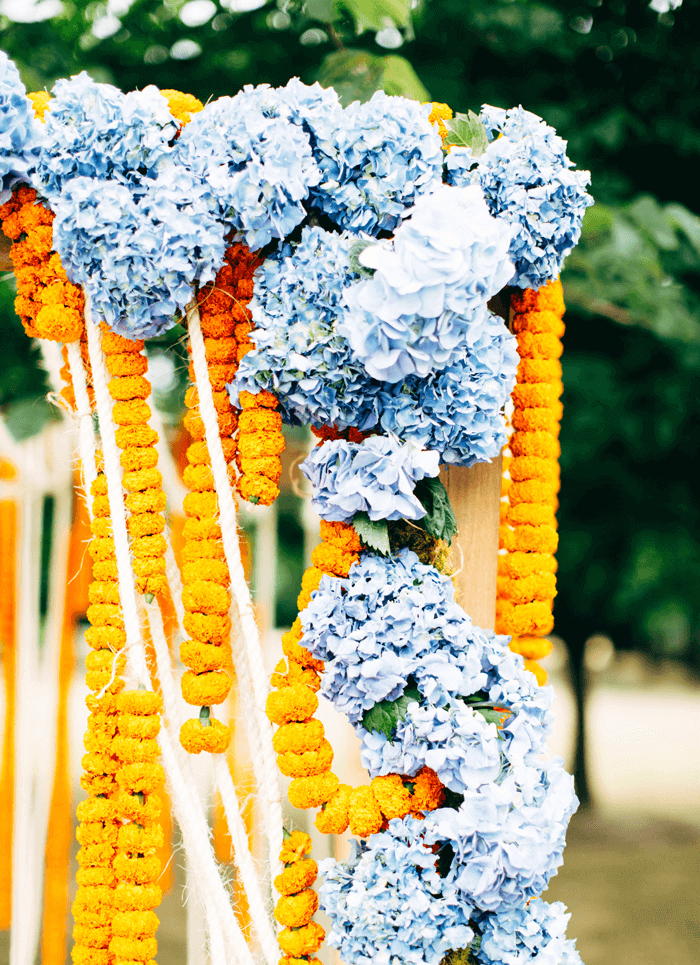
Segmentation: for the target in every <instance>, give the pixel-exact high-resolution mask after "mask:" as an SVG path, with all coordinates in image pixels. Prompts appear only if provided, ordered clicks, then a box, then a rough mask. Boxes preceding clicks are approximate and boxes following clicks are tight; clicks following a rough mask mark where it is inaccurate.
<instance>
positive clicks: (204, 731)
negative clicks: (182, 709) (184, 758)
mask: <svg viewBox="0 0 700 965" xmlns="http://www.w3.org/2000/svg"><path fill="white" fill-rule="evenodd" d="M230 742H231V730H230V728H229V727H228V726H227V725H226V724H224V723H222V721H220V720H216V719H215V718H213V717H210V718H209V726H208V727H204V726H202V721H201V720H200V719H199V718H197V717H195V718H192V719H191V720H186V721H185V723H184V724H183V725H182V727H181V728H180V743H181V744H182V746H183V747H184V749H185V750H186V751H187V752H188V753H189V754H200V753H201V752H202V751H207V752H208V753H209V754H224V753H225V752H226V750H227V749H228V745H229V744H230Z"/></svg>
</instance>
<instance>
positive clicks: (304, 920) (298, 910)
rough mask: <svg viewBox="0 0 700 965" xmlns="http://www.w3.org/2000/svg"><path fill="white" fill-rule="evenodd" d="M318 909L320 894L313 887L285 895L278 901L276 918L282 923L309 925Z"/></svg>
mask: <svg viewBox="0 0 700 965" xmlns="http://www.w3.org/2000/svg"><path fill="white" fill-rule="evenodd" d="M317 911H318V895H317V894H316V892H315V891H314V890H313V889H312V888H307V889H306V890H305V891H300V892H299V893H298V894H296V895H283V896H282V897H281V898H280V899H279V901H278V902H277V906H276V908H275V918H276V919H277V921H278V922H279V923H280V925H286V926H287V927H289V928H301V927H302V926H303V925H308V923H309V922H310V921H311V919H312V918H313V916H314V915H315V914H316V912H317Z"/></svg>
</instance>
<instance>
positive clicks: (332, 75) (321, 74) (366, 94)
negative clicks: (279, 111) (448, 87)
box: [316, 50, 430, 107]
mask: <svg viewBox="0 0 700 965" xmlns="http://www.w3.org/2000/svg"><path fill="white" fill-rule="evenodd" d="M316 80H318V82H319V83H320V84H321V86H322V87H333V88H334V90H335V91H336V93H337V94H338V97H339V98H340V102H341V104H342V105H343V107H347V106H348V104H351V103H352V102H353V101H360V102H361V103H364V102H365V101H368V100H369V99H370V97H371V96H372V94H374V93H375V91H378V90H383V91H384V92H385V93H387V94H400V95H401V96H402V97H410V98H412V99H413V100H418V101H421V102H425V101H429V100H430V94H429V93H428V91H427V90H426V89H425V87H424V86H423V84H422V83H421V81H420V78H419V77H418V75H417V74H416V72H415V70H414V69H413V67H412V66H411V65H410V63H409V62H408V61H407V60H406V58H405V57H399V56H398V55H397V54H388V55H387V56H385V57H380V56H377V55H376V54H372V53H370V52H369V51H368V50H336V51H334V52H333V53H332V54H328V55H327V56H326V57H325V58H324V60H323V63H322V64H321V67H320V68H319V70H318V72H317V74H316Z"/></svg>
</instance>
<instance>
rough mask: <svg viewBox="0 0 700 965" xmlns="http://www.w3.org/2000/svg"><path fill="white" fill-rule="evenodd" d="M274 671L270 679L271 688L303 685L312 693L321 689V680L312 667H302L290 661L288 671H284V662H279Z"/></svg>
mask: <svg viewBox="0 0 700 965" xmlns="http://www.w3.org/2000/svg"><path fill="white" fill-rule="evenodd" d="M275 670H276V673H273V674H272V676H271V677H270V683H271V684H272V686H273V687H285V688H286V687H294V686H296V685H297V684H303V685H305V686H306V687H310V688H311V690H313V691H314V693H315V692H316V691H318V690H320V689H321V678H320V677H319V675H318V673H317V672H316V671H315V670H314V668H313V667H310V666H302V665H301V664H297V663H294V661H290V662H289V669H288V670H286V667H285V664H284V660H281V661H280V662H279V663H278V665H277V667H275ZM285 670H286V673H285Z"/></svg>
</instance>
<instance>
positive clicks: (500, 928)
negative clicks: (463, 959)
mask: <svg viewBox="0 0 700 965" xmlns="http://www.w3.org/2000/svg"><path fill="white" fill-rule="evenodd" d="M570 917H571V915H569V914H567V913H566V906H565V905H564V904H563V902H561V901H555V902H553V903H552V904H548V903H547V902H546V901H542V899H541V898H533V899H532V901H530V902H529V903H528V904H527V905H525V906H515V907H506V908H504V909H503V910H499V911H497V912H495V913H487V914H485V915H482V916H480V917H479V928H480V930H481V947H480V948H479V951H478V953H477V955H476V957H477V961H478V962H479V963H480V965H550V963H553V965H554V963H556V965H581V956H580V955H579V953H578V951H577V950H576V943H575V942H574V941H573V940H572V939H567V937H566V926H567V924H568V921H569V918H570Z"/></svg>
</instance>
